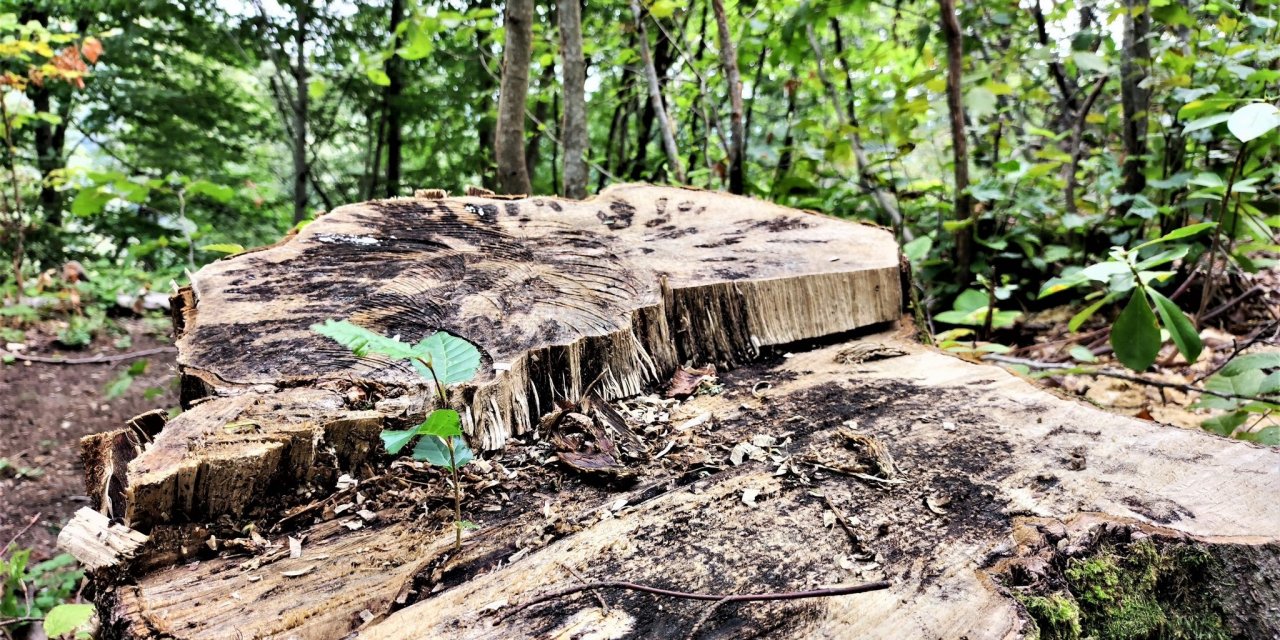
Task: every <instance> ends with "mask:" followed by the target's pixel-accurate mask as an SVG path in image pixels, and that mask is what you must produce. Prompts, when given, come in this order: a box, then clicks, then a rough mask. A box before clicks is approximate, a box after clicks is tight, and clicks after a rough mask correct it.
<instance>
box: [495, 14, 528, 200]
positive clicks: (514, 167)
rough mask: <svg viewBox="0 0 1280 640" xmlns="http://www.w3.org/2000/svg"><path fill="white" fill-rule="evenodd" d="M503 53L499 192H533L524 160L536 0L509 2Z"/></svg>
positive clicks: (499, 115)
mask: <svg viewBox="0 0 1280 640" xmlns="http://www.w3.org/2000/svg"><path fill="white" fill-rule="evenodd" d="M503 28H504V29H505V33H506V45H505V46H504V47H503V51H502V88H501V92H500V93H499V96H498V126H497V129H498V130H497V139H496V140H495V141H494V152H495V153H494V155H495V156H496V158H497V163H498V189H499V190H500V191H501V192H502V193H511V194H524V193H530V192H531V191H533V187H532V186H531V185H530V183H529V170H528V167H527V166H526V165H525V156H524V151H525V148H524V121H525V101H526V100H527V99H528V96H529V59H530V56H532V53H533V0H508V1H507V8H506V19H505V22H504V27H503Z"/></svg>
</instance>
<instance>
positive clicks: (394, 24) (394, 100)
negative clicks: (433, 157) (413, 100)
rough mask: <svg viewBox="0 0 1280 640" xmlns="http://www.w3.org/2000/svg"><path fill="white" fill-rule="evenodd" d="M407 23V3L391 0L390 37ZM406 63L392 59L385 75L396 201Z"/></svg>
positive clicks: (391, 188) (390, 180)
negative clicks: (405, 20)
mask: <svg viewBox="0 0 1280 640" xmlns="http://www.w3.org/2000/svg"><path fill="white" fill-rule="evenodd" d="M402 20H404V0H391V33H393V34H394V33H395V32H396V29H397V28H399V26H400V22H401V21H402ZM399 45H400V38H399V36H395V41H394V43H393V45H392V47H393V48H397V47H399ZM402 63H403V61H402V60H401V59H400V56H396V55H393V56H391V57H390V58H387V65H386V72H387V78H388V79H389V80H390V81H391V83H390V84H388V85H387V89H386V93H385V94H384V97H385V100H386V107H385V108H386V113H387V197H388V198H393V197H395V196H398V195H400V172H401V164H402V163H401V160H402V158H401V156H402V154H403V147H404V142H403V138H402V135H403V130H402V128H401V126H400V111H401V109H402V105H401V104H400V102H401V100H400V96H401V94H402V93H404V72H403V70H402V69H401V66H402Z"/></svg>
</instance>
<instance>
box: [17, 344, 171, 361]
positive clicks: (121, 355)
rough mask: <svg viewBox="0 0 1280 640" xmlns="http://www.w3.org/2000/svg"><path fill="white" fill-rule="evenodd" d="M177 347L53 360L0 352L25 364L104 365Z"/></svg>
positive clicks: (169, 351)
mask: <svg viewBox="0 0 1280 640" xmlns="http://www.w3.org/2000/svg"><path fill="white" fill-rule="evenodd" d="M177 351H178V349H177V348H176V347H156V348H154V349H143V350H142V351H130V352H129V353H114V354H108V355H99V356H92V357H89V358H52V357H48V356H29V355H26V354H23V353H15V352H13V351H5V350H0V355H2V356H4V357H6V358H13V359H14V360H22V361H24V362H40V363H44V364H104V363H107V362H122V361H125V360H136V359H137V358H145V357H147V356H156V355H160V354H162V353H176V352H177Z"/></svg>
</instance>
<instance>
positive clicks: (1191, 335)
mask: <svg viewBox="0 0 1280 640" xmlns="http://www.w3.org/2000/svg"><path fill="white" fill-rule="evenodd" d="M1147 293H1149V294H1151V299H1152V300H1155V301H1156V311H1157V312H1159V313H1160V322H1161V323H1163V324H1164V328H1165V329H1168V331H1169V335H1170V337H1172V338H1173V344H1175V345H1177V346H1178V352H1179V353H1181V354H1182V357H1183V358H1186V359H1187V362H1188V363H1194V362H1195V361H1196V359H1197V358H1199V357H1200V351H1201V350H1203V349H1204V343H1203V342H1201V341H1200V334H1199V333H1196V327H1195V325H1193V324H1192V323H1191V320H1190V319H1188V318H1187V316H1186V314H1184V313H1183V312H1182V309H1179V308H1178V305H1177V304H1176V303H1174V301H1172V300H1170V299H1168V298H1166V297H1164V295H1163V294H1161V293H1160V292H1159V291H1156V290H1155V289H1148V290H1147Z"/></svg>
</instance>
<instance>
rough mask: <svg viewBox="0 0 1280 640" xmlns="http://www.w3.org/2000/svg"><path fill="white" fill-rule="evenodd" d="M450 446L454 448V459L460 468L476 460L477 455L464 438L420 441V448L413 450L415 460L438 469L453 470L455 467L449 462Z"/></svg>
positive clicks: (428, 438)
mask: <svg viewBox="0 0 1280 640" xmlns="http://www.w3.org/2000/svg"><path fill="white" fill-rule="evenodd" d="M450 446H452V447H453V458H454V462H455V463H456V464H457V466H458V467H462V466H464V465H466V464H467V463H468V462H471V461H472V460H473V459H474V458H475V454H473V453H472V452H471V448H470V447H468V446H467V443H466V441H464V440H463V439H462V438H434V437H427V438H423V439H422V440H419V441H418V446H416V447H414V448H413V459H414V460H420V461H422V462H427V463H430V464H431V465H433V466H436V467H444V468H445V469H452V468H453V465H451V464H450V462H449V447H450Z"/></svg>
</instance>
